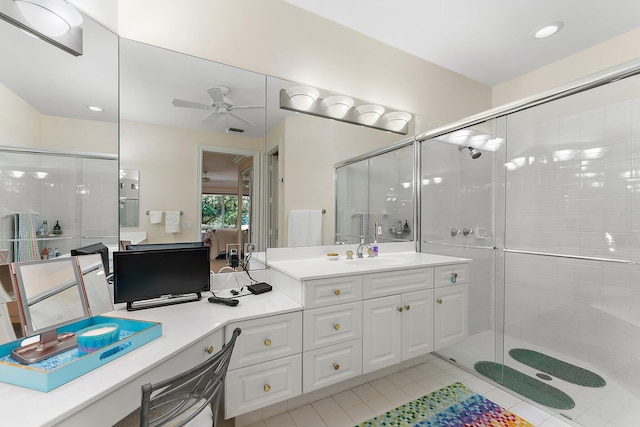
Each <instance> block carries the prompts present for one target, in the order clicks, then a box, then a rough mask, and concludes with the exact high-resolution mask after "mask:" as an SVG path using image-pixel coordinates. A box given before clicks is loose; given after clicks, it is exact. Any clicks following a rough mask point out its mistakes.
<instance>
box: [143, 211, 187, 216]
mask: <svg viewBox="0 0 640 427" xmlns="http://www.w3.org/2000/svg"><path fill="white" fill-rule="evenodd" d="M162 213H164V211H162ZM183 213H184V212H182V211H180V215H182V214H183ZM147 215H149V211H147Z"/></svg>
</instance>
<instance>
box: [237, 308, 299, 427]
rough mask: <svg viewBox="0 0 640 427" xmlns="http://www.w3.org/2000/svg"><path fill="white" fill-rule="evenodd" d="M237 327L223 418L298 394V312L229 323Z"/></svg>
mask: <svg viewBox="0 0 640 427" xmlns="http://www.w3.org/2000/svg"><path fill="white" fill-rule="evenodd" d="M236 327H239V328H240V329H242V333H241V334H240V336H239V337H238V339H237V340H236V346H235V348H234V350H233V355H232V356H231V362H230V364H229V371H228V372H227V377H226V381H225V417H226V418H230V417H235V416H236V415H240V414H244V413H246V412H249V411H252V410H254V409H258V408H262V407H264V406H268V405H271V404H273V403H277V402H281V401H283V400H286V399H290V398H292V397H295V396H298V395H300V394H301V393H302V354H301V353H302V312H301V311H297V312H294V313H287V314H280V315H276V316H268V317H262V318H258V319H250V320H245V321H241V322H233V323H230V324H228V325H227V326H225V337H231V335H232V333H233V330H234V329H235V328H236Z"/></svg>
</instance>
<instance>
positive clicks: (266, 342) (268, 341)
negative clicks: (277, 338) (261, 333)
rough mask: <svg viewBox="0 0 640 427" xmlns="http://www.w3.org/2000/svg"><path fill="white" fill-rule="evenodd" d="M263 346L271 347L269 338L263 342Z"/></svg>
mask: <svg viewBox="0 0 640 427" xmlns="http://www.w3.org/2000/svg"><path fill="white" fill-rule="evenodd" d="M264 345H265V346H267V347H269V346H270V345H271V340H270V339H269V338H267V339H266V340H264Z"/></svg>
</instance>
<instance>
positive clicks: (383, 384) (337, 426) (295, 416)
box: [246, 358, 577, 427]
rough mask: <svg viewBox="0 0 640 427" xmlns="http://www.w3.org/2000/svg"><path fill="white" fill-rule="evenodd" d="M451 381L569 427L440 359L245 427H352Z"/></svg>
mask: <svg viewBox="0 0 640 427" xmlns="http://www.w3.org/2000/svg"><path fill="white" fill-rule="evenodd" d="M456 381H460V382H462V383H463V384H464V385H466V386H467V387H469V388H470V389H472V390H474V391H475V392H476V393H479V394H482V395H484V396H485V397H487V398H488V399H490V400H492V401H494V402H495V403H497V404H499V405H501V406H503V407H504V408H507V409H509V410H510V411H511V412H514V413H515V414H518V415H520V416H521V417H523V418H525V419H526V420H528V421H529V422H531V423H532V424H534V425H535V426H539V427H572V426H576V425H577V424H569V423H568V422H567V421H563V420H561V419H559V418H554V417H553V416H552V415H550V414H549V413H547V412H545V411H543V410H540V409H539V408H537V407H535V406H533V405H531V404H529V403H527V402H524V401H522V400H520V399H519V398H518V397H516V396H514V395H512V394H509V393H507V392H505V391H503V390H501V389H499V388H496V387H494V386H493V385H492V384H490V383H488V382H486V381H484V380H482V379H481V378H478V377H476V376H474V375H473V374H471V373H469V372H467V371H464V370H462V369H460V368H457V367H455V366H452V365H451V364H450V363H448V362H445V361H444V360H441V359H437V358H434V359H431V360H429V361H428V362H425V363H423V364H421V365H417V366H414V367H412V368H409V369H405V370H404V371H399V372H396V373H393V374H390V375H388V376H386V377H382V378H379V379H377V380H374V381H371V382H368V383H365V384H362V385H360V386H357V387H354V388H351V389H348V390H345V391H342V392H340V393H336V394H334V395H331V396H329V397H326V398H324V399H320V400H317V401H315V402H312V403H309V404H306V405H304V406H301V407H298V408H296V409H292V410H289V411H288V412H284V413H280V414H278V415H274V416H271V417H269V418H266V419H263V420H260V421H257V422H254V423H252V424H248V425H247V426H246V427H351V426H354V425H356V424H358V423H361V422H363V421H366V420H368V419H370V418H373V417H375V416H377V415H379V414H382V413H384V412H386V411H388V410H390V409H393V408H396V407H397V406H400V405H402V404H404V403H407V402H409V401H411V400H413V399H417V398H418V397H421V396H424V395H425V394H428V393H431V392H432V391H435V390H438V389H440V388H442V387H445V386H447V385H450V384H452V383H454V382H456Z"/></svg>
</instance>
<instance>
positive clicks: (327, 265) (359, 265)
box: [267, 251, 471, 280]
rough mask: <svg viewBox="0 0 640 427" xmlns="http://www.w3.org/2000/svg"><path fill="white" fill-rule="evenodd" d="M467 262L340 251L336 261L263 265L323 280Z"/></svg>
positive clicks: (406, 254)
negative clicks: (350, 257)
mask: <svg viewBox="0 0 640 427" xmlns="http://www.w3.org/2000/svg"><path fill="white" fill-rule="evenodd" d="M469 261H471V260H470V259H468V258H458V257H451V256H444V255H435V254H426V253H421V252H413V251H408V252H388V253H383V254H380V255H379V256H377V257H373V258H368V257H367V256H366V255H365V257H364V258H356V256H355V254H354V258H353V259H346V255H345V254H344V251H342V253H341V254H340V258H339V259H329V258H328V257H326V256H324V257H322V258H317V257H316V258H301V259H295V260H282V261H267V265H268V266H269V267H270V268H272V269H274V270H277V271H279V272H281V273H284V274H286V275H288V276H290V277H293V278H294V279H297V280H310V279H319V278H323V277H335V276H347V275H354V274H363V273H374V272H381V271H393V270H397V269H407V268H419V267H431V266H436V265H447V264H459V263H463V262H469Z"/></svg>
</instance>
